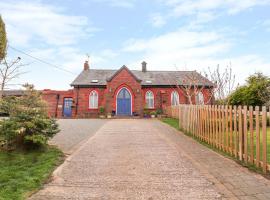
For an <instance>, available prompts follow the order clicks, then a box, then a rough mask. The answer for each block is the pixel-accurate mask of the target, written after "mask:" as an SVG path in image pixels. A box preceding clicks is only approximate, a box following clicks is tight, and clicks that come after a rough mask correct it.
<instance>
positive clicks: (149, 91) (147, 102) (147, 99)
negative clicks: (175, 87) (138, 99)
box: [145, 90, 155, 109]
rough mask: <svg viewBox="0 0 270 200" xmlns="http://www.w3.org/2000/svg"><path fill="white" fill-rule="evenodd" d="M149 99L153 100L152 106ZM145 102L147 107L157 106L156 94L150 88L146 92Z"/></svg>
mask: <svg viewBox="0 0 270 200" xmlns="http://www.w3.org/2000/svg"><path fill="white" fill-rule="evenodd" d="M149 94H151V95H150V96H149ZM149 97H150V98H149ZM149 100H153V105H152V106H151V105H149V103H150V101H149ZM145 104H146V108H149V109H153V108H155V95H154V93H153V92H152V91H151V90H148V91H147V92H146V93H145Z"/></svg>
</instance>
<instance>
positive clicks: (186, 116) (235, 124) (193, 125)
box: [165, 105, 270, 173]
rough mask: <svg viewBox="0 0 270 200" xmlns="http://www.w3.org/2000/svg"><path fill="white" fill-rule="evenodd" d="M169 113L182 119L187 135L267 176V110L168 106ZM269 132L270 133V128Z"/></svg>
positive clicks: (215, 106) (264, 108) (181, 122)
mask: <svg viewBox="0 0 270 200" xmlns="http://www.w3.org/2000/svg"><path fill="white" fill-rule="evenodd" d="M165 112H166V114H167V115H168V116H169V117H172V118H177V119H179V127H180V129H181V130H183V131H185V132H186V133H189V134H191V135H192V136H194V137H196V138H198V139H200V140H202V141H204V142H206V143H208V144H209V145H211V146H213V147H214V148H217V149H219V150H220V151H223V152H226V153H228V154H230V155H231V156H233V157H235V158H236V159H238V160H240V161H242V162H244V163H247V164H252V165H256V166H257V167H258V168H262V171H263V172H264V173H266V172H267V171H270V165H269V164H268V162H267V157H268V156H270V155H269V154H268V152H267V145H268V143H267V130H268V128H267V125H268V124H269V121H268V119H269V109H267V107H258V106H256V107H252V106H250V107H247V106H238V107H237V106H220V105H179V106H170V107H167V108H166V109H165ZM268 131H269V134H270V128H269V130H268ZM269 150H270V149H269Z"/></svg>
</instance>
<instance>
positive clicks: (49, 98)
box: [42, 90, 73, 118]
mask: <svg viewBox="0 0 270 200" xmlns="http://www.w3.org/2000/svg"><path fill="white" fill-rule="evenodd" d="M64 98H73V90H67V91H57V90H43V91H42V99H43V100H44V101H45V102H46V103H47V109H48V115H49V116H51V117H57V118H61V117H63V104H64Z"/></svg>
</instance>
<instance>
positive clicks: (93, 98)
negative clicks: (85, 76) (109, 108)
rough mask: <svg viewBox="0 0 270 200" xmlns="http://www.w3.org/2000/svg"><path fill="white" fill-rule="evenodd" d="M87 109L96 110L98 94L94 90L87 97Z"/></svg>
mask: <svg viewBox="0 0 270 200" xmlns="http://www.w3.org/2000/svg"><path fill="white" fill-rule="evenodd" d="M89 108H92V109H97V108H98V93H97V92H96V91H95V90H94V91H92V92H91V93H90V95H89Z"/></svg>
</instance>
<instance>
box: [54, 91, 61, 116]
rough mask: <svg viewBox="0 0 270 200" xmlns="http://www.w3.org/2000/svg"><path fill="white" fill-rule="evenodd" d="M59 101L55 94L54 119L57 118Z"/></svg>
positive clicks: (57, 95)
mask: <svg viewBox="0 0 270 200" xmlns="http://www.w3.org/2000/svg"><path fill="white" fill-rule="evenodd" d="M59 99H60V94H56V108H55V118H57V112H58V104H59Z"/></svg>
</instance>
